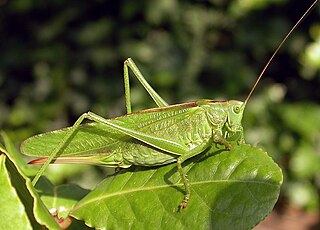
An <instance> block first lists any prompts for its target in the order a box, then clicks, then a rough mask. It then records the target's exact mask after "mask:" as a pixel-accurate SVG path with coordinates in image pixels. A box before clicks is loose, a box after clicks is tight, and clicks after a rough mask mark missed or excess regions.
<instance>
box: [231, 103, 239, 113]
mask: <svg viewBox="0 0 320 230" xmlns="http://www.w3.org/2000/svg"><path fill="white" fill-rule="evenodd" d="M233 112H235V113H237V114H238V113H240V106H238V105H236V106H234V107H233Z"/></svg>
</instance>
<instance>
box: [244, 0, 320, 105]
mask: <svg viewBox="0 0 320 230" xmlns="http://www.w3.org/2000/svg"><path fill="white" fill-rule="evenodd" d="M317 2H318V0H316V1H314V2H313V3H312V5H311V6H310V7H309V8H308V10H307V11H306V12H305V13H304V14H303V15H302V16H301V18H300V19H299V21H297V23H296V24H295V25H294V26H293V27H292V28H291V30H290V31H289V32H288V34H287V35H286V36H285V38H284V39H283V40H282V41H281V43H280V45H279V46H278V48H277V49H276V50H275V51H274V53H273V54H272V56H271V57H270V59H269V61H268V62H267V64H266V65H265V67H264V68H263V70H262V71H261V73H260V75H259V77H258V79H257V81H256V83H254V85H253V87H252V89H251V91H250V93H249V94H248V97H247V98H246V100H245V101H244V105H246V104H247V102H248V100H249V98H250V97H251V94H252V93H253V91H254V90H255V88H256V87H257V85H258V83H259V81H260V79H261V77H262V75H263V74H264V72H265V71H266V69H267V68H268V66H269V65H270V63H271V62H272V60H273V58H274V57H275V56H276V54H277V53H278V51H279V50H280V48H281V47H282V46H283V44H284V43H285V42H286V41H287V39H288V37H289V36H290V35H291V34H292V32H293V31H294V30H295V29H296V28H297V27H298V25H299V24H300V23H301V22H302V21H303V20H304V18H305V17H306V16H307V15H308V14H309V13H310V11H311V10H312V9H313V7H314V6H315V4H316V3H317Z"/></svg>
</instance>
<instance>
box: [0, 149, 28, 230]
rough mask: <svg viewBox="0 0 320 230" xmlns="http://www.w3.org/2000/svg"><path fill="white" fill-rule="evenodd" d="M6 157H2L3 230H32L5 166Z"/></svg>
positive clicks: (1, 216)
mask: <svg viewBox="0 0 320 230" xmlns="http://www.w3.org/2000/svg"><path fill="white" fill-rule="evenodd" d="M5 161H6V156H5V155H4V154H3V155H0V184H1V186H0V194H1V196H0V206H1V215H0V223H1V228H3V229H13V227H12V226H14V229H32V226H31V224H30V221H29V219H28V216H27V214H26V212H25V208H24V206H23V204H22V202H21V201H20V199H19V196H18V194H17V192H16V190H15V188H14V187H13V186H12V184H11V181H10V176H9V172H8V170H7V168H6V166H5Z"/></svg>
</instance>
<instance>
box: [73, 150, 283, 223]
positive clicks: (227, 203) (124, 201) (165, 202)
mask: <svg viewBox="0 0 320 230" xmlns="http://www.w3.org/2000/svg"><path fill="white" fill-rule="evenodd" d="M184 170H185V171H186V172H187V174H188V179H189V182H190V184H191V188H192V194H191V198H190V201H189V204H188V207H187V208H186V209H184V210H182V211H181V212H178V211H177V207H178V205H179V204H180V202H181V201H182V199H183V197H184V187H183V184H182V183H181V181H180V176H179V174H178V173H177V169H176V165H175V164H170V165H166V166H163V167H158V168H142V167H135V168H132V169H131V170H130V169H129V170H127V171H123V172H121V173H119V174H117V175H115V176H110V177H108V178H107V179H105V180H104V181H103V182H102V183H101V184H100V185H99V186H98V187H97V188H96V189H95V190H94V191H92V192H91V193H89V194H88V195H87V196H86V197H85V198H84V199H82V200H81V201H80V202H79V203H78V204H77V205H76V206H75V207H74V209H73V211H72V213H71V215H72V216H73V217H75V218H77V219H81V220H84V221H85V222H86V224H87V225H88V226H91V227H95V228H105V229H182V228H183V229H230V228H232V229H248V228H252V227H253V226H255V225H256V224H258V223H259V222H260V221H261V220H263V219H264V218H265V217H266V216H267V215H268V213H270V212H271V210H272V208H273V207H274V204H275V202H276V201H277V199H278V196H279V192H280V185H281V184H282V173H281V169H280V168H279V167H278V165H277V164H275V163H274V162H273V160H272V159H271V158H270V157H269V156H268V155H267V154H266V153H265V152H263V151H261V150H260V149H258V148H255V147H252V146H250V145H241V146H235V147H234V148H233V150H231V151H229V152H228V151H222V150H217V149H214V148H212V149H211V150H210V151H208V152H207V153H206V154H205V155H204V156H203V155H202V156H197V157H195V158H193V159H190V160H188V161H186V162H185V164H184ZM195 220H196V221H195Z"/></svg>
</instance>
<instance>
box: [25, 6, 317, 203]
mask: <svg viewBox="0 0 320 230" xmlns="http://www.w3.org/2000/svg"><path fill="white" fill-rule="evenodd" d="M317 2H318V0H316V1H314V3H313V4H312V5H311V6H310V7H309V9H308V10H307V11H306V12H305V13H304V14H303V16H302V17H301V18H300V19H299V21H298V22H297V23H296V24H295V25H294V27H293V28H292V29H291V30H290V31H289V33H288V34H287V35H286V37H285V38H284V39H283V40H282V42H281V43H280V45H279V46H278V48H277V49H276V50H275V52H274V53H273V55H272V56H271V58H270V59H269V61H268V62H267V64H266V66H265V67H264V68H263V70H262V72H261V74H260V75H259V77H258V79H257V80H256V82H255V84H254V86H253V87H252V89H251V91H250V93H249V94H248V96H247V98H246V100H245V101H244V102H242V101H238V100H227V101H215V100H198V101H195V102H188V103H182V104H177V105H168V104H167V102H166V101H165V100H164V99H163V98H161V97H160V96H159V95H158V94H157V93H156V92H155V90H154V89H153V88H152V87H151V86H150V85H149V83H148V82H147V81H146V80H145V78H144V77H143V75H142V74H141V72H140V71H139V69H138V67H137V66H136V65H135V63H134V62H133V60H132V59H130V58H128V59H127V60H126V61H125V62H124V88H125V100H126V110H127V114H126V115H124V116H120V117H116V118H112V119H105V118H103V117H101V116H99V115H97V114H94V113H92V112H87V113H84V114H83V115H81V116H80V117H79V118H78V120H77V121H76V122H75V123H74V125H73V126H72V127H69V128H65V129H60V130H56V131H52V132H48V133H44V134H39V135H36V136H33V137H31V138H29V139H27V140H25V141H24V142H23V143H22V145H21V151H22V153H24V154H26V155H29V156H35V157H42V158H38V159H36V160H33V161H31V162H30V163H31V164H43V165H42V167H41V168H40V170H39V172H38V173H37V175H36V176H35V178H34V179H33V184H34V185H35V184H36V182H37V181H38V179H39V178H40V176H41V175H42V174H43V172H44V171H45V170H46V168H47V167H48V165H49V164H50V163H84V164H93V165H104V166H109V167H116V168H118V167H120V168H127V167H130V166H131V165H141V166H161V165H165V164H169V163H173V162H175V163H176V164H177V170H178V172H179V174H180V176H181V180H182V182H183V184H184V187H185V196H184V199H183V201H182V202H181V203H180V206H179V207H180V209H182V208H185V207H186V206H187V204H188V201H189V198H190V194H191V188H190V185H189V183H188V180H187V178H186V174H185V173H184V171H183V169H182V165H181V164H182V163H183V162H184V161H185V160H187V159H189V158H191V157H193V156H195V155H198V154H201V153H203V152H204V151H205V150H206V149H208V148H210V147H211V146H212V145H213V144H219V145H222V146H224V147H225V148H226V149H227V150H230V148H231V144H230V141H231V140H232V141H236V142H237V143H239V144H241V143H244V136H243V128H242V125H241V121H242V117H243V113H244V109H245V107H246V104H247V102H248V100H249V98H250V97H251V95H252V93H253V91H254V90H255V88H256V87H257V85H258V83H259V81H260V79H261V77H262V75H263V74H264V72H265V71H266V69H267V67H268V66H269V64H270V63H271V61H272V60H273V58H274V56H275V55H276V54H277V52H278V51H279V49H280V48H281V47H282V45H283V44H284V42H285V41H286V40H287V38H288V37H289V36H290V34H291V33H292V32H293V31H294V30H295V28H296V27H297V26H298V24H299V23H300V22H301V21H302V20H303V19H304V17H305V16H306V15H307V14H308V13H309V12H310V11H311V9H312V8H313V6H314V5H315V4H316V3H317ZM129 69H131V71H132V72H133V73H134V75H135V76H136V77H137V79H138V80H139V81H140V83H141V84H142V85H143V87H144V88H145V89H146V91H147V92H148V93H149V95H150V96H151V97H152V99H153V100H154V101H155V103H156V104H157V106H158V108H152V109H147V110H142V111H139V112H132V110H131V99H130V86H129ZM84 119H88V120H91V121H93V122H92V123H87V124H81V123H82V122H83V120H84Z"/></svg>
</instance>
